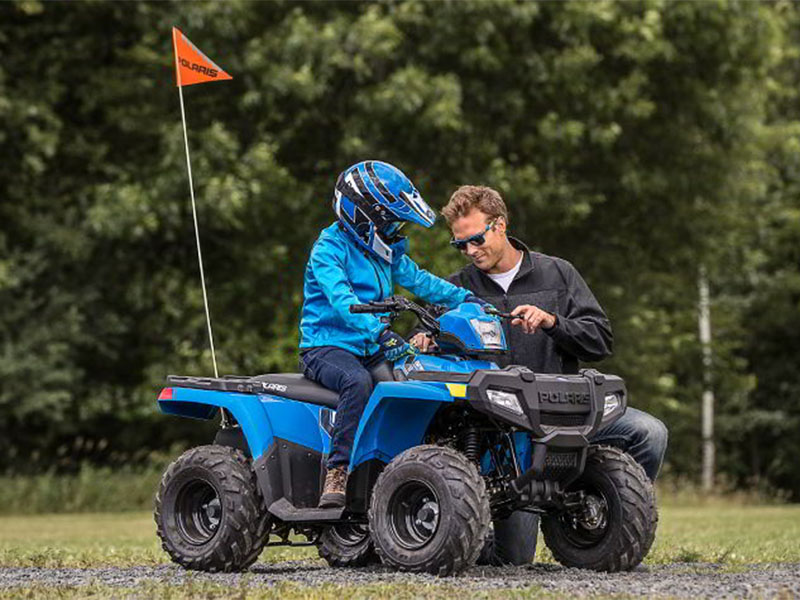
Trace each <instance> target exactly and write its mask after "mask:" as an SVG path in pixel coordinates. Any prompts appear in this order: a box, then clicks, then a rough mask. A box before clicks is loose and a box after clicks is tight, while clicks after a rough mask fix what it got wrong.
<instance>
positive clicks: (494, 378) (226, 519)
mask: <svg viewBox="0 0 800 600" xmlns="http://www.w3.org/2000/svg"><path fill="white" fill-rule="evenodd" d="M351 311H352V312H369V313H376V314H381V315H383V318H384V320H385V321H386V322H387V323H390V322H391V321H392V320H393V319H394V318H395V317H397V316H398V315H399V314H400V313H403V312H411V313H413V314H414V315H416V317H417V318H418V319H419V322H420V325H421V327H422V328H423V329H424V330H426V331H427V332H428V333H429V334H430V335H431V336H432V337H433V338H434V340H435V342H436V351H435V352H434V353H430V354H424V355H417V356H411V357H406V358H404V359H401V360H399V361H397V362H396V363H395V364H394V365H391V366H390V365H389V364H388V363H386V362H384V363H383V364H382V365H380V366H379V367H378V368H376V369H375V370H374V372H373V377H374V378H375V381H376V385H375V388H374V391H373V393H372V396H371V397H370V400H369V403H368V404H367V407H366V409H365V410H364V413H363V415H362V418H361V421H360V423H359V426H358V430H357V433H356V437H355V443H354V447H353V452H352V455H351V459H350V473H349V477H348V481H347V494H346V503H345V506H344V507H340V508H324V509H320V508H317V503H318V501H319V497H320V493H321V488H322V483H323V481H324V477H325V459H326V456H327V454H328V453H329V452H330V449H331V432H332V429H333V424H334V419H335V417H336V404H337V400H338V398H337V395H336V394H335V393H334V392H332V391H330V390H328V389H326V388H323V387H321V386H319V385H317V384H316V383H313V382H311V381H309V380H307V379H305V378H304V377H303V376H302V375H300V374H295V373H290V374H270V375H260V376H257V377H240V376H227V377H224V378H205V377H180V376H170V377H169V378H168V384H169V387H166V388H164V389H163V390H162V391H161V394H160V396H159V399H158V402H159V406H160V408H161V410H162V411H163V412H165V413H167V414H171V415H179V416H184V417H193V418H199V419H212V418H214V417H215V415H217V414H218V413H221V415H222V427H221V429H220V430H219V431H218V433H217V435H216V438H215V439H214V443H213V444H212V445H207V446H200V447H197V448H192V449H190V450H188V451H186V452H185V453H184V454H183V455H182V456H181V457H180V458H178V459H177V460H176V461H175V462H173V463H172V464H171V465H170V466H169V468H168V469H167V471H166V472H165V473H164V476H163V478H162V480H161V485H160V487H159V490H158V494H157V496H156V506H155V520H156V524H157V531H158V535H159V537H160V538H161V541H162V545H163V547H164V549H165V550H166V551H167V553H168V554H169V555H170V557H171V558H172V559H173V560H174V561H175V562H177V563H178V564H180V565H183V566H184V567H186V568H189V569H196V570H200V571H240V570H243V569H246V568H247V567H249V566H250V565H251V564H252V563H253V562H255V561H256V559H257V558H258V556H259V554H260V553H261V551H262V550H263V548H264V547H265V546H273V545H310V544H313V545H316V546H317V547H318V549H319V553H320V556H322V557H323V558H325V559H326V560H327V561H328V563H329V564H330V565H332V566H348V567H355V566H363V565H366V564H369V563H370V562H377V561H378V560H380V561H382V562H383V563H384V564H385V565H388V566H391V567H394V568H397V569H400V570H404V571H411V572H427V573H433V574H438V575H449V574H453V573H456V572H459V571H461V570H463V569H466V568H469V567H470V566H471V565H473V564H474V563H475V561H476V559H477V557H478V555H479V553H480V552H481V549H482V547H483V546H484V544H485V543H486V540H487V538H488V537H489V536H490V524H491V522H492V520H493V519H502V518H506V517H507V516H508V515H510V514H511V513H512V512H513V511H517V510H526V511H531V512H535V513H540V514H541V516H542V519H541V523H542V532H543V535H544V540H545V543H546V544H547V546H548V547H549V548H550V550H551V552H552V553H553V556H554V557H555V558H556V559H557V560H558V561H559V562H561V563H562V564H564V565H566V566H569V567H579V568H588V569H595V570H602V571H619V570H628V569H631V568H633V567H635V566H636V565H637V564H639V563H640V562H641V560H642V559H643V558H644V556H645V555H646V554H647V552H648V550H649V549H650V546H651V544H652V542H653V539H654V537H655V529H656V522H657V515H656V509H655V497H654V493H653V488H652V485H651V483H650V481H649V480H648V479H647V477H646V476H645V474H644V471H643V470H642V468H641V467H640V466H639V465H638V464H637V463H636V462H634V461H633V459H631V458H630V456H628V455H627V454H625V453H624V452H622V451H620V450H618V449H616V448H611V447H605V446H592V445H590V444H589V442H588V441H587V438H588V437H589V436H590V435H591V434H593V433H594V432H595V431H597V430H598V428H600V427H602V426H604V425H606V424H607V423H610V422H612V421H614V420H616V419H618V418H619V417H620V416H621V415H622V414H623V413H624V411H625V407H626V390H625V385H624V383H623V381H622V380H621V379H620V378H619V377H616V376H614V375H604V374H601V373H599V372H598V371H595V370H584V371H582V372H581V374H579V375H545V374H537V373H533V372H531V371H530V370H528V369H526V368H523V367H517V366H512V367H508V368H505V369H499V368H498V367H497V365H496V364H495V363H494V362H491V361H490V360H487V359H490V358H492V355H498V354H502V353H504V352H507V346H506V340H505V336H504V333H503V329H502V326H501V318H509V317H510V316H509V315H503V314H501V313H498V312H497V311H495V310H493V309H490V308H486V309H484V308H482V307H480V306H479V305H477V304H473V303H465V304H461V305H460V306H459V307H458V308H456V309H454V310H449V311H445V310H444V309H440V308H438V307H432V308H428V309H426V308H422V307H420V306H419V305H417V304H415V303H414V302H412V301H410V300H408V299H406V298H403V297H398V296H395V297H391V298H388V299H387V300H385V301H382V302H371V303H369V304H360V305H354V306H352V307H351ZM270 538H272V540H273V541H270ZM303 539H304V540H305V541H302V540H303Z"/></svg>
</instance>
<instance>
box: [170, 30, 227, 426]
mask: <svg viewBox="0 0 800 600" xmlns="http://www.w3.org/2000/svg"><path fill="white" fill-rule="evenodd" d="M175 34H176V30H175V29H173V30H172V47H173V48H174V49H175V73H176V75H177V78H178V95H179V96H180V99H181V121H182V122H183V143H184V146H185V148H186V168H187V170H188V171H189V195H190V196H191V198H192V218H193V219H194V237H195V241H196V242H197V262H198V264H199V265H200V285H201V286H202V288H203V305H204V306H205V309H206V323H207V325H208V341H209V343H210V344H211V361H212V362H213V363H214V377H219V371H218V370H217V355H216V352H215V351H214V334H213V333H212V331H211V311H210V310H209V308H208V294H207V293H206V277H205V271H204V269H203V252H202V250H200V227H199V226H198V224H197V205H196V203H195V200H194V184H193V183H192V161H191V159H190V158H189V137H188V135H187V134H186V111H185V109H184V107H183V86H182V85H181V69H180V63H179V62H178V42H177V40H176V39H175ZM222 419H223V422H224V421H225V411H224V410H223V411H222Z"/></svg>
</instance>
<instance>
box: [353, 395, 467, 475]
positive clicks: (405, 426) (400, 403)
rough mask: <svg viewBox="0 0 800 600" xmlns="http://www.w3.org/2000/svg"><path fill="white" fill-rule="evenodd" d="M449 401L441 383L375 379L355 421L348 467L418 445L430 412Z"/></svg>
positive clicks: (391, 455)
mask: <svg viewBox="0 0 800 600" xmlns="http://www.w3.org/2000/svg"><path fill="white" fill-rule="evenodd" d="M451 402H453V397H452V396H451V395H450V392H449V391H448V389H447V386H446V385H445V384H443V383H429V382H425V383H422V382H414V381H403V382H384V383H379V384H378V385H377V386H375V390H374V391H373V393H372V396H370V399H369V402H368V403H367V407H366V408H365V409H364V414H363V416H362V417H361V422H360V423H359V425H358V430H357V431H356V437H355V443H354V444H353V453H352V455H351V456H350V468H351V469H354V468H356V467H357V466H358V465H360V464H361V463H362V462H364V461H367V460H370V459H373V458H375V459H378V460H380V461H383V462H387V463H388V462H389V461H390V460H392V458H394V457H395V456H397V455H398V454H400V453H401V452H403V451H404V450H406V449H408V448H410V447H412V446H417V445H419V444H420V443H422V440H423V438H424V436H425V432H426V431H427V430H428V426H429V425H430V422H431V419H432V418H433V415H435V414H436V411H438V410H439V408H441V407H442V406H443V405H444V404H449V403H451Z"/></svg>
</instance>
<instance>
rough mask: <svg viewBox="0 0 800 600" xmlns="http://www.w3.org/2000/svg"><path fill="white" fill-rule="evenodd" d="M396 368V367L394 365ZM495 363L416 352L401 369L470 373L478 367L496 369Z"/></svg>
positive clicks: (408, 370) (449, 355)
mask: <svg viewBox="0 0 800 600" xmlns="http://www.w3.org/2000/svg"><path fill="white" fill-rule="evenodd" d="M395 368H397V367H395ZM497 368H498V367H497V365H496V364H495V363H493V362H489V361H488V360H470V359H466V358H461V357H460V356H455V355H452V354H445V355H432V354H418V355H417V356H415V357H413V358H409V359H406V363H405V364H404V365H403V367H402V370H403V371H405V372H406V373H409V372H411V371H443V372H447V373H472V372H473V371H476V370H478V369H497Z"/></svg>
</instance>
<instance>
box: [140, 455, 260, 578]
mask: <svg viewBox="0 0 800 600" xmlns="http://www.w3.org/2000/svg"><path fill="white" fill-rule="evenodd" d="M155 520H156V531H157V533H158V537H159V538H161V545H162V547H163V548H164V550H166V551H167V553H168V554H169V555H170V557H171V558H172V560H173V561H175V562H176V563H178V564H179V565H182V566H183V567H185V568H187V569H193V570H196V571H211V572H215V571H225V572H232V571H242V570H244V569H246V568H247V567H249V566H250V565H251V564H253V563H254V562H255V561H256V559H257V558H258V555H259V554H260V553H261V550H262V549H263V547H264V543H265V542H266V541H267V538H268V537H269V526H270V523H269V516H268V513H267V511H266V510H265V508H264V502H263V500H262V498H261V493H260V492H259V489H258V485H257V483H256V477H255V473H253V469H252V468H251V466H250V461H249V460H248V459H247V458H246V457H245V456H244V454H242V453H241V452H240V451H239V450H236V449H234V448H229V447H226V446H199V447H197V448H192V449H191V450H187V451H186V452H185V453H184V454H183V455H181V457H180V458H178V460H176V461H175V462H173V463H172V464H171V465H170V466H169V468H168V469H167V471H166V472H165V473H164V476H163V477H162V479H161V485H160V487H159V490H158V494H157V495H156V506H155Z"/></svg>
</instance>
